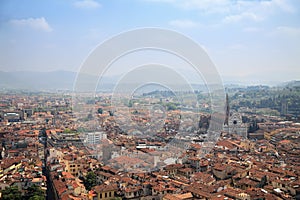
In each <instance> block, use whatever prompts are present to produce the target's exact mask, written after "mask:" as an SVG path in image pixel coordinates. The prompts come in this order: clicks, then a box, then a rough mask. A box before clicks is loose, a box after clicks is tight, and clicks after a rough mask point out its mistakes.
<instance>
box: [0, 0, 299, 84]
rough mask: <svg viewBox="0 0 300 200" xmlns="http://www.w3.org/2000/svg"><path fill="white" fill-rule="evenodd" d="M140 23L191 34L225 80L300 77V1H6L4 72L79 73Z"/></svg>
mask: <svg viewBox="0 0 300 200" xmlns="http://www.w3.org/2000/svg"><path fill="white" fill-rule="evenodd" d="M141 27H159V28H166V29H171V30H174V31H178V32H180V33H182V34H184V35H186V36H188V37H190V38H191V39H193V40H194V41H196V42H197V43H198V44H200V45H201V46H202V47H203V48H204V49H205V50H206V52H207V53H208V55H209V57H210V58H211V60H212V61H213V62H214V63H215V65H216V67H217V70H218V72H219V74H220V75H221V77H222V79H223V80H225V81H236V82H248V83H267V82H283V81H290V80H299V79H300V56H299V55H300V1H299V0H106V1H104V0H44V1H40V0H27V1H18V0H1V1H0V44H1V45H0V71H54V70H66V71H74V72H76V71H78V70H79V69H80V66H81V64H82V63H83V61H84V60H85V59H86V58H87V56H88V55H89V53H90V52H91V51H92V50H93V49H95V47H96V46H97V45H99V44H101V42H103V41H105V40H107V39H108V38H110V37H112V36H114V35H117V34H119V33H120V32H124V31H127V30H132V29H136V28H141ZM115 73H116V71H115Z"/></svg>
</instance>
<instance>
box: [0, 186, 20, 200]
mask: <svg viewBox="0 0 300 200" xmlns="http://www.w3.org/2000/svg"><path fill="white" fill-rule="evenodd" d="M1 199H2V200H22V194H21V192H20V191H19V190H18V187H16V186H11V187H7V188H5V189H4V190H2V198H1Z"/></svg>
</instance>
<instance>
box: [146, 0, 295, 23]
mask: <svg viewBox="0 0 300 200" xmlns="http://www.w3.org/2000/svg"><path fill="white" fill-rule="evenodd" d="M141 1H147V2H153V3H155V2H156V3H166V4H169V5H172V6H174V7H178V8H181V9H184V10H196V11H200V12H201V13H204V14H221V15H227V17H226V18H225V22H226V21H228V22H229V21H232V22H238V21H240V20H244V19H250V20H254V21H258V20H261V19H266V18H268V17H270V16H271V15H272V14H274V13H281V12H284V13H294V12H295V11H296V8H295V6H293V2H292V0H253V1H252V0H141Z"/></svg>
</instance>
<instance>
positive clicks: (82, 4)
mask: <svg viewBox="0 0 300 200" xmlns="http://www.w3.org/2000/svg"><path fill="white" fill-rule="evenodd" d="M74 6H75V7H77V8H84V9H93V8H99V7H101V4H100V3H98V2H97V1H95V0H82V1H76V2H75V3H74Z"/></svg>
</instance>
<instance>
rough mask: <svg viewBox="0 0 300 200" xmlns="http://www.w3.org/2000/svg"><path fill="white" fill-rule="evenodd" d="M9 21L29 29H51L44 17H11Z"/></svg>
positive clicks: (48, 30)
mask: <svg viewBox="0 0 300 200" xmlns="http://www.w3.org/2000/svg"><path fill="white" fill-rule="evenodd" d="M10 23H11V24H12V25H13V26H16V27H29V28H31V29H35V30H40V31H45V32H51V31H52V30H53V29H52V28H51V26H50V25H49V24H48V22H47V21H46V19H45V18H44V17H40V18H28V19H13V20H10Z"/></svg>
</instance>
